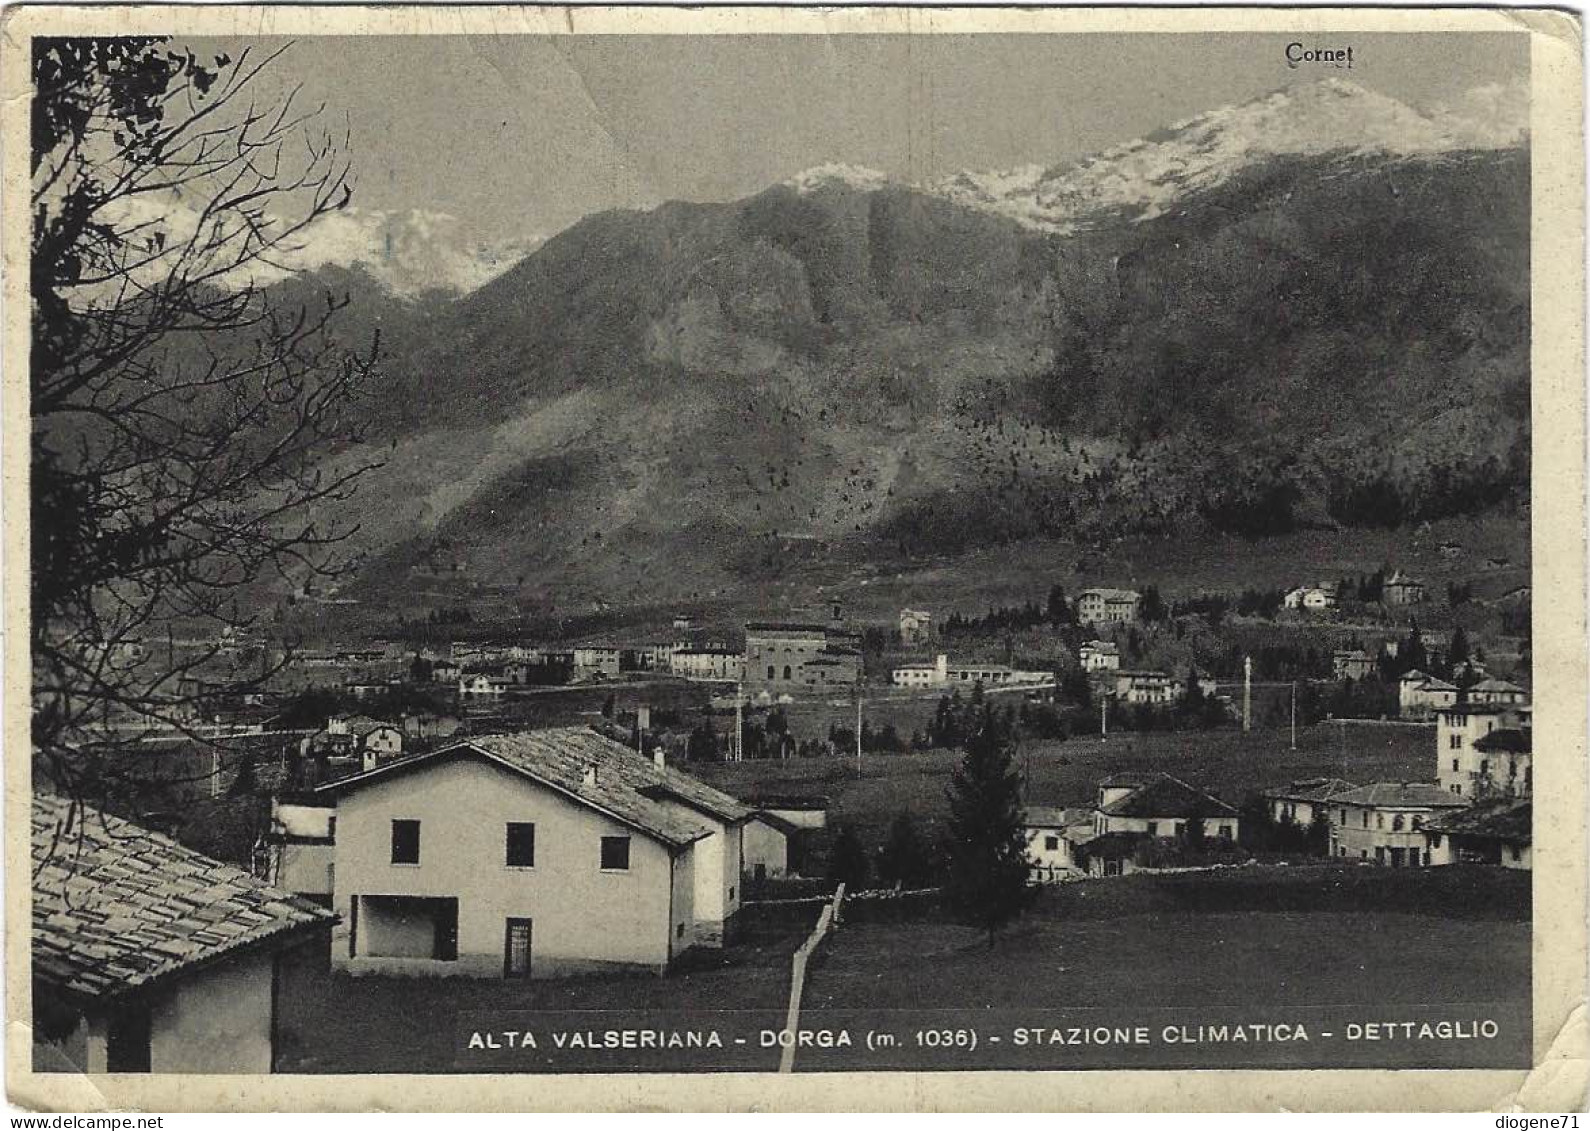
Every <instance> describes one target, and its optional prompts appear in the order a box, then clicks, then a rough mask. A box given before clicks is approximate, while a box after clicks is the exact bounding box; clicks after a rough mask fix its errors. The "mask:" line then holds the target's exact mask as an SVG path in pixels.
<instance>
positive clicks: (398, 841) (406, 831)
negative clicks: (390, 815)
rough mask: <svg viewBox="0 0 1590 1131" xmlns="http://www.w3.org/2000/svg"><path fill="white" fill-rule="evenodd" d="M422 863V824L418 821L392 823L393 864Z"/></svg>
mask: <svg viewBox="0 0 1590 1131" xmlns="http://www.w3.org/2000/svg"><path fill="white" fill-rule="evenodd" d="M419 862H420V823H419V822H418V821H393V822H392V863H394V864H418V863H419Z"/></svg>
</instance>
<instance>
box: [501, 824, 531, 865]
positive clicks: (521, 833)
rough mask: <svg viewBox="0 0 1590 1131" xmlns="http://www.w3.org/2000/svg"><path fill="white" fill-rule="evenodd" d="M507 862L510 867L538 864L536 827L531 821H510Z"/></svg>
mask: <svg viewBox="0 0 1590 1131" xmlns="http://www.w3.org/2000/svg"><path fill="white" fill-rule="evenodd" d="M507 864H508V867H510V868H534V867H535V866H536V827H535V825H533V824H532V823H530V822H529V821H509V822H508V854H507Z"/></svg>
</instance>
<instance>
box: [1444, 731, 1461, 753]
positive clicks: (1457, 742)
mask: <svg viewBox="0 0 1590 1131" xmlns="http://www.w3.org/2000/svg"><path fill="white" fill-rule="evenodd" d="M1446 744H1447V747H1448V748H1449V749H1452V750H1462V749H1463V736H1462V735H1461V734H1454V735H1453V736H1452V737H1450V738H1448V739H1447V740H1446Z"/></svg>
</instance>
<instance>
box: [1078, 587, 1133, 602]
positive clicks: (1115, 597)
mask: <svg viewBox="0 0 1590 1131" xmlns="http://www.w3.org/2000/svg"><path fill="white" fill-rule="evenodd" d="M1077 596H1079V597H1089V596H1096V597H1100V598H1103V599H1104V600H1106V601H1136V600H1139V599H1140V598H1139V596H1138V592H1137V590H1135V589H1110V588H1106V587H1097V588H1093V589H1084V590H1082V592H1080V593H1078V594H1077Z"/></svg>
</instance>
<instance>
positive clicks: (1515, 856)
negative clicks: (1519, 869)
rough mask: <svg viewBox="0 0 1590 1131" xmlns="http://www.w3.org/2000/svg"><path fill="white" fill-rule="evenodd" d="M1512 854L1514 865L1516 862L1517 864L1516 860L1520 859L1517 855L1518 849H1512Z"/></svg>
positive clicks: (1518, 854)
mask: <svg viewBox="0 0 1590 1131" xmlns="http://www.w3.org/2000/svg"><path fill="white" fill-rule="evenodd" d="M1512 853H1513V862H1514V863H1517V862H1518V860H1519V859H1520V853H1519V850H1518V849H1517V848H1516V847H1515V848H1514V849H1513V850H1512Z"/></svg>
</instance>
